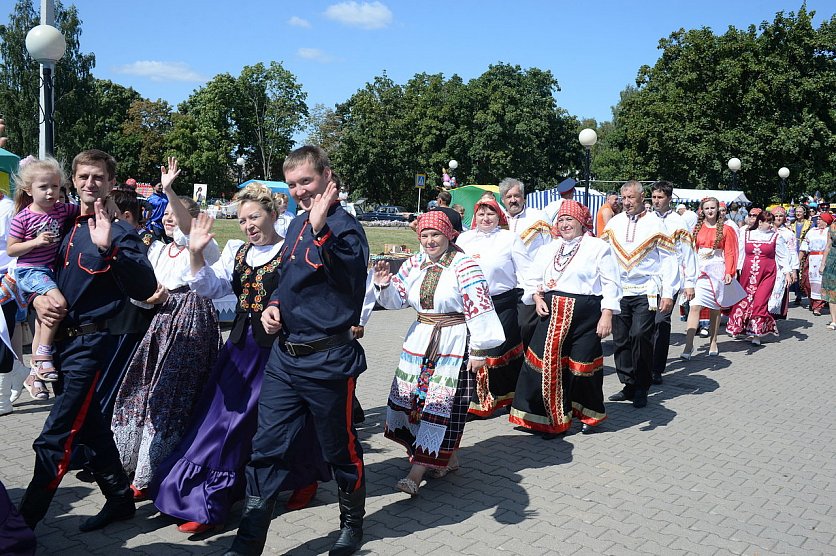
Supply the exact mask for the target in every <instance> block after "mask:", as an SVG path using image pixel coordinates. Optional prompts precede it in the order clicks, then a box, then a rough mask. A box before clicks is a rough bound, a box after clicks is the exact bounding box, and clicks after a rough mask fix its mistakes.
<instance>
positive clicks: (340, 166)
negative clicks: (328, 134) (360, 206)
mask: <svg viewBox="0 0 836 556" xmlns="http://www.w3.org/2000/svg"><path fill="white" fill-rule="evenodd" d="M336 112H337V115H338V116H339V118H340V122H341V129H342V132H341V135H340V143H339V148H338V149H337V150H336V151H335V152H334V153H332V163H333V164H334V168H335V169H336V171H337V172H338V173H339V174H340V175H341V176H342V178H343V181H344V182H345V183H346V184H347V185H348V186H349V187H350V188H351V189H352V190H353V191H354V192H355V194H359V195H361V196H363V197H366V198H368V199H369V200H370V201H372V202H380V203H399V204H402V203H404V202H405V201H407V199H408V195H407V185H406V184H407V183H408V181H409V179H410V178H409V177H408V176H409V175H410V173H411V172H412V168H411V167H410V165H409V161H408V157H407V156H405V154H404V151H405V149H406V147H405V142H404V140H403V138H404V131H403V125H402V122H403V112H404V110H403V88H402V87H401V86H400V85H396V84H395V82H394V81H392V79H390V78H389V76H388V75H386V73H385V72H384V73H383V75H382V76H378V77H375V79H374V81H373V82H372V83H367V84H366V86H365V87H364V88H363V89H361V90H359V91H357V92H356V93H354V94H353V95H352V96H351V98H349V99H348V100H347V101H346V102H344V103H342V104H339V105H337V110H336Z"/></svg>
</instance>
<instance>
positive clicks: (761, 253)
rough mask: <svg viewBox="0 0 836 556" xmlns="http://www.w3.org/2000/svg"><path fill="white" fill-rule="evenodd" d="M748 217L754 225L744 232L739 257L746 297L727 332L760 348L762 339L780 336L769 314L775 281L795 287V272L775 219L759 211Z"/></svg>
mask: <svg viewBox="0 0 836 556" xmlns="http://www.w3.org/2000/svg"><path fill="white" fill-rule="evenodd" d="M753 213H755V214H754V215H753ZM749 216H754V220H755V222H754V224H752V225H751V226H750V227H749V228H748V229H746V230H745V231H744V232H743V236H742V239H743V242H742V243H741V245H740V247H739V248H738V249H739V251H738V256H737V260H738V263H737V266H738V269H739V270H740V271H741V272H740V285H741V286H743V289H744V290H746V297H744V298H743V299H741V300H740V301H738V302H737V303H736V304H735V305H734V306H733V307H732V309H731V315H730V316H729V323H728V324H727V325H726V330H727V331H728V333H729V334H730V335H732V336H739V335H741V334H745V335H747V336H748V337H749V338H750V339H751V341H752V343H753V344H755V345H760V343H761V340H760V338H761V336H763V335H765V334H775V335H777V334H778V329H777V327H776V326H775V317H773V316H772V315H771V314H769V297H770V296H771V295H772V290H773V288H774V287H775V280H784V281H785V283H786V285H787V286H789V284H791V283H792V268H791V263H790V255H789V249H788V248H787V243H786V242H785V241H784V238H783V237H781V235H780V234H778V233H777V232H776V231H775V230H774V229H773V228H772V224H773V222H774V221H775V216H774V215H773V214H772V213H770V212H763V211H762V210H760V209H752V210H750V211H749Z"/></svg>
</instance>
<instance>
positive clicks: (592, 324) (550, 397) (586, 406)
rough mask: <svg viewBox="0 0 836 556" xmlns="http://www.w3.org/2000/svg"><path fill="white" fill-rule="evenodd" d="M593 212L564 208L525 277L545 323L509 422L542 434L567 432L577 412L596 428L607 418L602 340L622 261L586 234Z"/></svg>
mask: <svg viewBox="0 0 836 556" xmlns="http://www.w3.org/2000/svg"><path fill="white" fill-rule="evenodd" d="M591 230H592V218H591V216H590V215H589V210H588V209H587V208H586V207H585V206H583V205H581V204H580V203H577V202H575V201H572V200H565V201H563V203H562V204H561V205H560V210H559V211H558V213H557V220H556V222H555V225H554V228H553V235H555V236H557V239H556V240H555V241H553V242H551V243H550V244H548V245H546V246H544V247H543V248H541V250H540V252H539V253H538V254H537V259H536V260H535V261H534V263H533V264H532V266H531V269H530V271H529V274H528V277H527V279H526V282H525V296H527V297H533V298H534V303H535V305H536V306H537V314H538V315H540V321H539V322H538V323H537V328H536V329H535V331H534V336H533V337H532V339H531V344H530V345H529V346H528V350H527V351H526V353H525V361H524V363H523V368H522V371H521V372H520V379H519V381H518V382H517V389H516V394H515V396H514V402H513V404H512V406H511V416H510V421H511V422H512V423H514V424H516V425H521V426H523V427H525V428H527V429H531V430H534V431H538V432H542V433H544V435H545V437H546V438H553V437H554V436H555V435H558V434H561V433H563V432H565V431H566V430H567V429H569V427H570V426H571V425H572V416H573V415H574V416H576V417H578V419H579V420H580V421H581V422H582V423H583V429H582V431H583V432H584V433H589V432H592V430H593V428H592V427H594V426H595V425H598V424H599V423H601V421H603V420H604V419H606V418H607V415H606V411H605V409H604V392H603V384H604V374H603V369H604V357H603V350H602V348H601V339H602V338H606V337H607V336H609V334H610V332H611V331H612V316H613V314H618V313H619V312H620V310H621V305H620V300H621V295H622V291H621V279H620V271H619V268H618V264H617V263H616V260H615V257H614V256H613V254H612V252H611V251H610V246H609V244H608V243H607V242H605V241H603V240H601V239H598V238H597V237H595V236H592V235H588V234H589V232H591Z"/></svg>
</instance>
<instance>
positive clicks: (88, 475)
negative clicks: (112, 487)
mask: <svg viewBox="0 0 836 556" xmlns="http://www.w3.org/2000/svg"><path fill="white" fill-rule="evenodd" d="M75 478H76V479H78V480H79V481H81V482H82V483H95V482H96V478H95V477H94V476H93V472H92V471H90V470H89V469H82V470H81V471H79V472H78V473H76V474H75Z"/></svg>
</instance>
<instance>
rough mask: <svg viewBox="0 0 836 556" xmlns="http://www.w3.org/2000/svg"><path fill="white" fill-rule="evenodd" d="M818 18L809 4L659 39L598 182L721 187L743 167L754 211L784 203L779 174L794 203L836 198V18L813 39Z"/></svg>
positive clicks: (618, 115) (610, 136) (602, 148)
mask: <svg viewBox="0 0 836 556" xmlns="http://www.w3.org/2000/svg"><path fill="white" fill-rule="evenodd" d="M813 15H814V13H813V12H808V11H807V10H806V8H805V7H803V6H802V8H801V9H800V10H799V11H798V13H797V14H796V13H789V14H785V13H784V12H779V13H778V14H776V16H775V19H774V21H772V22H766V21H765V22H763V23H761V24H760V26H759V27H757V28H756V27H755V26H754V25H752V26H750V27H749V28H748V29H745V30H740V29H736V28H734V27H729V29H728V30H727V31H726V32H725V33H724V34H722V35H716V34H714V33H713V32H712V31H711V30H710V29H707V28H703V29H695V30H685V29H680V30H679V31H676V32H675V33H672V34H671V35H670V36H669V37H668V38H666V39H663V40H661V41H660V43H659V48H660V50H662V55H661V57H660V58H659V60H658V61H657V62H656V64H655V65H654V66H653V67H649V66H644V67H642V68H641V69H640V70H639V72H638V76H637V78H636V88H632V87H629V88H628V89H627V90H625V92H624V93H622V96H621V100H620V102H619V103H618V105H617V106H616V107H615V108H614V110H613V122H612V127H611V128H610V129H608V130H605V132H604V133H603V135H604V138H603V139H602V141H601V144H600V145H599V146H598V147H597V148H596V156H595V161H594V165H593V170H594V172H595V173H596V174H597V175H599V176H607V177H611V176H619V177H622V178H623V177H632V178H638V179H667V180H670V181H673V182H675V183H676V184H678V185H680V186H682V187H698V188H707V189H708V188H717V187H720V188H723V187H727V186H729V184H730V180H731V172H730V171H729V170H728V168H727V166H726V162H727V161H728V159H729V158H731V157H737V158H739V159H740V160H741V161H742V163H743V165H742V168H741V170H740V171H739V176H738V184H737V185H738V188H740V189H743V190H745V191H746V192H747V194H749V195H750V198H751V199H752V200H753V201H755V202H757V203H761V204H763V203H767V202H770V201H776V200H778V196H779V188H780V180H779V178H778V169H779V168H780V167H781V166H786V167H787V168H789V169H790V172H791V175H790V180H789V185H788V188H787V200H790V199H791V198H793V197H797V196H798V195H800V194H801V193H802V192H803V191H814V190H821V191H831V192H832V191H834V190H836V184H834V178H835V177H836V176H834V169H836V149H835V148H834V147H836V102H834V98H835V97H834V91H836V57H834V55H836V16H832V17H831V18H830V19H829V20H827V21H825V22H824V23H822V25H821V26H820V27H819V28H818V29H815V28H813V25H812V17H813ZM599 153H600V156H598V154H599Z"/></svg>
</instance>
